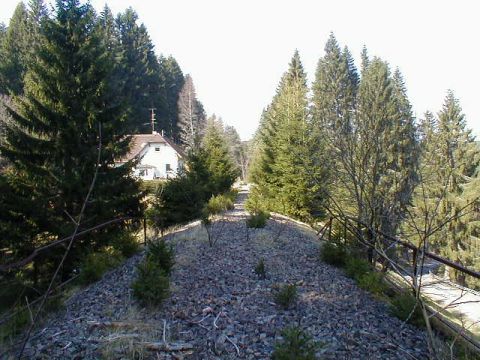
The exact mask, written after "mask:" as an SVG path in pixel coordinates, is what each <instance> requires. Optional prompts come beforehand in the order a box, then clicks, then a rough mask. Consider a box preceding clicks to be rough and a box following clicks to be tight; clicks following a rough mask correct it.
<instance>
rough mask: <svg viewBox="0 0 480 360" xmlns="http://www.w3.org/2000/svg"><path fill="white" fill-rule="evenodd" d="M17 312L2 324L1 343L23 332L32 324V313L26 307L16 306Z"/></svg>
mask: <svg viewBox="0 0 480 360" xmlns="http://www.w3.org/2000/svg"><path fill="white" fill-rule="evenodd" d="M12 311H13V312H16V313H15V315H13V316H12V317H11V318H10V319H8V320H7V321H6V322H4V323H3V324H1V325H0V343H1V342H2V341H4V340H6V339H8V338H10V337H12V336H16V335H18V334H20V333H21V332H22V330H23V329H24V328H25V326H26V325H27V324H30V314H29V312H28V310H27V309H26V308H21V307H18V306H17V307H15V308H14V309H12Z"/></svg>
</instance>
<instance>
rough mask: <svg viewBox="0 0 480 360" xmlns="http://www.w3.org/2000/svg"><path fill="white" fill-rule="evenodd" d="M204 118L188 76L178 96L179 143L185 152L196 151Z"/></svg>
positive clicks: (203, 128)
mask: <svg viewBox="0 0 480 360" xmlns="http://www.w3.org/2000/svg"><path fill="white" fill-rule="evenodd" d="M205 123H206V116H205V110H204V109H203V105H202V103H201V102H200V101H199V100H198V99H197V95H196V93H195V86H194V85H193V80H192V77H191V76H190V75H188V74H187V75H186V76H185V83H184V85H183V87H182V90H181V91H180V94H179V96H178V127H179V135H180V143H181V144H182V145H183V147H184V148H185V149H187V150H193V151H195V150H197V149H198V148H199V147H200V144H201V140H202V137H203V134H204V130H205Z"/></svg>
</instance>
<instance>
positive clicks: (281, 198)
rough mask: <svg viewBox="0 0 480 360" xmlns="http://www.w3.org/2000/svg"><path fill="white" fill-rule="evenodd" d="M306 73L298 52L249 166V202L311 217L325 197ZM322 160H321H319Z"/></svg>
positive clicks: (264, 118) (265, 119)
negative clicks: (311, 127) (311, 126)
mask: <svg viewBox="0 0 480 360" xmlns="http://www.w3.org/2000/svg"><path fill="white" fill-rule="evenodd" d="M307 94H308V88H307V83H306V74H305V72H304V69H303V65H302V63H301V61H300V56H299V54H298V52H295V54H294V56H293V57H292V60H291V62H290V65H289V69H288V71H287V72H285V74H284V75H283V77H282V79H281V81H280V84H279V86H278V90H277V93H276V95H275V97H274V98H273V100H272V103H271V104H270V106H269V107H268V108H267V109H266V110H265V111H264V113H263V115H262V119H261V122H260V127H259V130H258V133H257V135H256V140H255V144H256V145H255V146H256V150H255V151H254V154H255V157H254V159H253V160H252V168H251V170H250V177H251V180H252V181H253V182H254V183H255V187H254V190H255V191H252V193H251V194H250V198H251V200H250V202H257V203H262V207H266V209H267V210H270V211H276V212H279V213H282V214H286V215H289V216H293V217H295V218H299V219H301V220H307V221H309V220H310V218H311V216H312V213H313V212H315V211H317V210H318V209H319V207H320V204H321V203H322V201H323V200H324V199H323V191H322V189H323V186H322V185H320V184H322V183H323V181H322V177H323V173H322V171H323V170H322V167H321V166H315V165H316V162H317V155H318V154H319V153H321V151H319V148H318V146H317V143H316V142H315V141H312V140H313V139H312V138H310V136H309V131H310V130H309V126H308V123H309V121H308V95H307ZM317 164H319V163H318V162H317Z"/></svg>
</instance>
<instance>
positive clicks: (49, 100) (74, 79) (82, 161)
mask: <svg viewBox="0 0 480 360" xmlns="http://www.w3.org/2000/svg"><path fill="white" fill-rule="evenodd" d="M44 27H45V28H44V34H45V37H44V39H43V41H42V44H41V47H40V49H38V53H37V54H36V58H37V61H36V62H35V63H34V64H32V66H31V69H30V70H29V71H28V73H27V75H26V84H25V96H24V97H22V98H18V99H17V102H16V104H15V108H14V109H13V108H12V109H10V112H11V115H12V118H13V121H12V123H11V124H10V125H8V126H7V140H6V144H4V145H3V146H1V148H0V151H1V153H2V154H3V155H4V156H5V157H6V158H7V159H8V160H9V161H10V163H11V164H12V169H11V171H9V172H7V174H6V181H3V180H2V181H3V184H5V183H7V184H8V186H9V187H10V188H12V190H13V191H12V192H9V193H3V192H2V194H1V195H0V196H2V197H3V199H1V201H0V202H2V203H17V204H22V206H21V208H20V209H19V210H18V209H17V210H18V211H20V212H19V213H18V212H17V210H15V209H14V210H10V215H9V216H10V218H13V220H15V216H16V217H20V218H23V219H24V223H25V225H28V226H29V227H34V229H35V234H36V235H35V236H32V237H31V238H30V239H29V243H28V244H26V245H25V246H26V247H28V248H30V249H31V248H32V247H36V246H38V245H40V244H45V243H48V242H49V241H53V240H56V239H58V238H62V237H65V236H66V235H69V234H71V231H72V229H73V227H74V226H75V225H74V224H73V223H72V221H71V218H78V216H79V214H80V209H81V207H82V204H83V202H84V200H85V196H86V194H87V192H88V189H89V187H90V184H91V182H92V178H93V176H94V173H95V170H96V169H97V168H98V177H97V181H96V183H95V187H94V190H93V192H92V195H91V198H90V199H89V202H88V205H87V208H86V211H85V213H84V216H83V221H82V224H81V228H88V227H91V226H94V225H97V224H99V223H102V222H104V221H106V220H110V219H112V218H117V217H121V216H139V214H140V212H141V210H142V206H141V204H140V196H141V193H140V192H139V190H138V184H137V183H136V181H135V180H134V179H132V178H131V177H130V176H129V174H130V173H131V168H130V167H129V166H123V167H115V166H114V160H115V159H116V158H119V157H121V156H122V155H124V154H125V153H126V152H127V151H128V146H129V140H130V139H129V138H128V137H127V136H126V135H127V133H126V126H125V119H126V116H125V109H124V108H123V107H122V106H120V104H119V103H118V93H119V91H121V89H118V88H116V87H115V86H112V84H113V83H112V82H111V81H110V80H111V77H112V68H111V56H110V54H109V52H108V51H107V46H106V43H105V41H104V40H105V39H104V38H103V37H101V36H99V31H98V29H97V26H96V24H95V15H94V11H93V9H92V7H91V6H90V5H88V4H87V5H81V4H80V2H79V0H62V1H60V0H59V1H57V3H56V12H55V16H54V19H52V20H47V21H45V24H44ZM100 142H101V154H100V155H101V157H100V162H99V163H98V167H97V156H98V153H99V143H100ZM7 219H8V218H7ZM2 220H4V218H2ZM9 224H11V222H10V223H6V224H5V223H3V224H2V226H1V227H2V229H4V228H7V227H8V226H9ZM17 225H18V223H17ZM116 231H118V228H114V227H110V228H108V229H107V230H103V231H98V232H97V233H95V234H91V236H88V237H84V238H81V239H79V240H77V241H76V242H75V246H74V248H72V252H71V254H70V256H71V257H70V258H69V259H70V260H71V261H69V262H68V265H67V263H66V265H65V266H64V268H63V273H64V274H68V273H69V272H70V271H71V270H72V267H73V266H74V263H75V260H77V259H78V258H79V256H80V255H81V254H82V253H83V252H84V251H86V250H87V249H88V250H93V249H95V248H98V247H100V246H104V245H105V244H107V243H108V241H109V240H111V239H112V236H114V235H113V234H114V233H115V232H116ZM10 245H11V246H12V247H14V248H16V247H17V245H16V244H10ZM27 245H28V246H27ZM59 251H60V252H61V251H63V250H62V249H58V248H55V249H53V250H52V252H51V253H49V256H48V257H46V258H44V259H43V261H44V262H41V263H39V261H41V260H39V258H37V259H36V262H35V266H36V267H38V266H43V267H44V268H43V270H42V271H43V274H44V275H48V274H49V269H50V266H51V265H54V264H55V262H56V261H57V260H58V257H56V254H58V252H59Z"/></svg>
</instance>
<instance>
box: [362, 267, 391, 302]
mask: <svg viewBox="0 0 480 360" xmlns="http://www.w3.org/2000/svg"><path fill="white" fill-rule="evenodd" d="M383 278H384V275H383V274H382V273H379V272H376V271H371V272H368V273H365V274H363V275H362V276H360V277H358V286H359V287H361V288H362V289H364V290H366V291H368V292H371V293H372V294H375V295H379V296H381V295H383V294H384V293H385V292H386V291H387V285H386V284H385V282H384V281H383Z"/></svg>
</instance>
